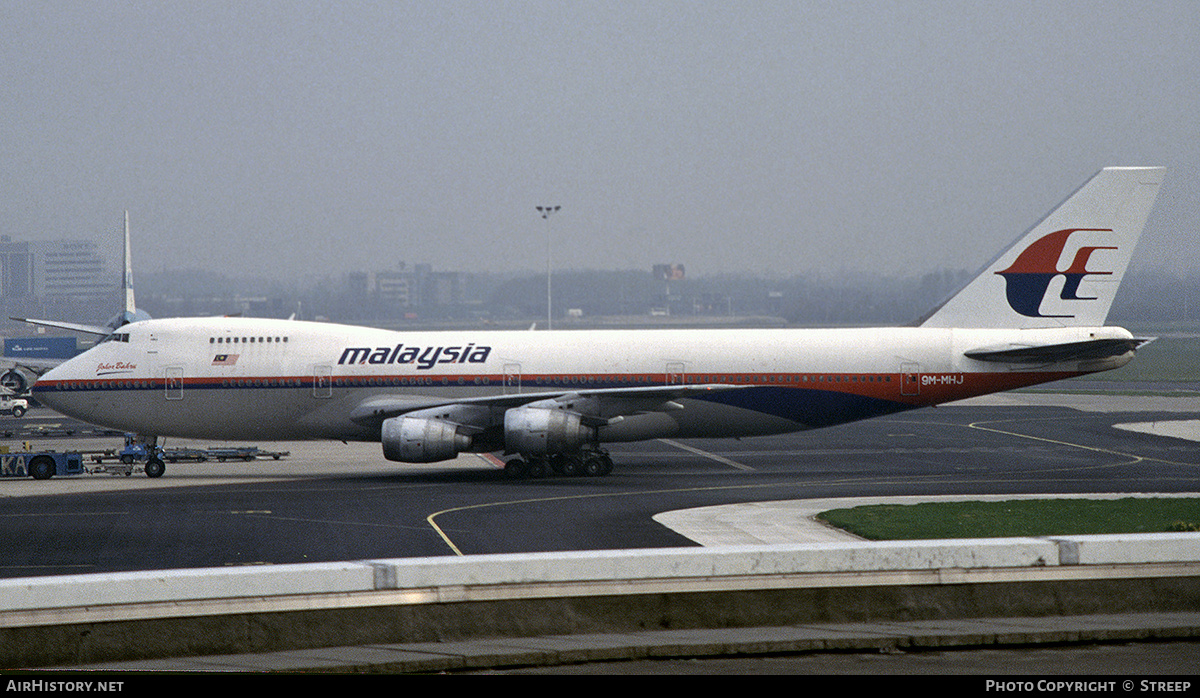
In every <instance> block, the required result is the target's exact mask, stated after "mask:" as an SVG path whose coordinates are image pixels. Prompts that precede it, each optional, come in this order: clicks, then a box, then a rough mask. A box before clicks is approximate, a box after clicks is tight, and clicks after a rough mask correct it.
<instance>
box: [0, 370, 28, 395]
mask: <svg viewBox="0 0 1200 698" xmlns="http://www.w3.org/2000/svg"><path fill="white" fill-rule="evenodd" d="M0 386H2V387H4V388H5V389H7V390H9V391H11V392H12V393H13V394H15V395H20V394H21V393H23V392H25V389H26V388H28V387H29V381H28V380H27V379H26V378H25V374H24V373H21V372H20V371H18V370H17V369H15V368H10V369H8V370H7V371H5V372H4V373H3V374H0Z"/></svg>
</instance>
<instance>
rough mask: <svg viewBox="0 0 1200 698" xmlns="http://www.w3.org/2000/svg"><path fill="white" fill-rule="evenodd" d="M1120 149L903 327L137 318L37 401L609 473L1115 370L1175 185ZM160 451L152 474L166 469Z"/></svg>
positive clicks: (212, 431)
mask: <svg viewBox="0 0 1200 698" xmlns="http://www.w3.org/2000/svg"><path fill="white" fill-rule="evenodd" d="M1162 177H1163V170H1162V168H1157V167H1139V168H1107V169H1104V170H1102V171H1101V172H1099V173H1098V174H1096V175H1095V176H1094V177H1093V178H1092V179H1091V180H1089V181H1088V182H1087V183H1086V184H1084V185H1083V186H1082V187H1081V188H1080V189H1078V190H1077V191H1076V192H1075V193H1074V194H1072V195H1071V196H1070V197H1069V198H1068V199H1067V200H1066V201H1065V202H1063V203H1062V204H1061V205H1060V206H1059V207H1058V208H1057V209H1055V210H1054V211H1053V212H1052V213H1050V215H1048V216H1047V217H1046V218H1045V219H1043V220H1042V221H1041V222H1040V223H1038V224H1037V225H1035V226H1034V227H1033V228H1032V229H1031V230H1030V231H1029V232H1027V233H1026V234H1024V235H1022V236H1021V237H1020V238H1019V239H1018V240H1017V241H1016V243H1015V244H1013V245H1012V246H1011V247H1010V248H1008V249H1007V250H1006V251H1005V252H1003V253H1002V254H1001V255H1000V256H999V257H997V258H996V259H995V260H994V261H993V262H992V263H991V264H989V265H987V267H986V268H985V269H984V270H983V271H982V272H981V273H980V274H979V275H978V276H977V277H975V278H974V279H973V280H972V281H970V282H969V283H968V284H967V285H966V286H965V287H964V288H963V289H962V290H961V291H959V292H958V293H957V294H956V295H954V296H952V297H951V298H950V299H949V300H947V301H946V302H945V303H943V304H942V305H940V306H939V307H937V308H935V309H934V310H933V311H932V312H931V313H930V314H929V315H928V316H926V317H925V318H923V319H922V320H920V321H919V322H917V323H916V324H915V325H913V326H909V327H893V328H876V329H827V330H812V329H762V330H744V329H739V330H611V331H599V330H596V331H546V332H519V331H518V332H480V331H457V332H394V331H387V330H379V329H370V328H364V327H350V326H342V325H333V324H324V323H307V322H293V321H287V320H256V319H250V318H180V319H159V320H145V321H140V322H133V323H130V324H128V325H125V326H123V327H121V328H119V330H118V331H116V332H114V333H113V334H111V335H109V337H108V338H107V340H106V341H104V342H103V343H101V344H98V345H97V346H95V347H93V348H92V349H90V350H88V351H87V352H84V353H83V354H81V355H79V356H78V357H76V358H74V359H71V360H70V361H67V362H66V363H64V364H62V365H61V366H59V367H57V368H55V369H53V370H51V371H50V372H48V373H46V374H45V375H44V376H43V377H42V378H41V380H39V381H38V382H37V383H36V385H34V387H33V393H34V395H35V396H36V397H37V399H39V400H41V401H42V402H43V403H45V404H46V405H48V406H50V407H52V408H54V409H56V410H58V411H60V412H62V413H64V414H67V415H70V416H72V417H76V418H78V419H81V420H84V421H87V422H91V423H93V424H99V425H102V426H105V427H109V428H113V429H120V430H123V431H128V432H134V433H137V434H139V435H140V438H142V439H143V440H144V441H146V442H147V443H148V444H151V445H153V444H155V443H156V441H157V439H158V438H159V437H164V436H178V437H192V438H200V439H270V440H292V439H338V440H361V441H378V442H381V444H382V447H383V455H384V457H385V458H387V459H388V460H392V461H400V462H406V463H429V462H436V461H443V460H449V459H452V458H455V457H456V456H458V455H459V454H460V453H467V452H493V453H503V454H507V455H512V456H514V457H513V458H511V459H510V460H509V461H508V463H507V466H506V468H505V470H506V472H508V473H511V474H512V475H513V476H527V475H542V474H546V473H548V472H557V473H560V474H564V475H573V474H586V475H603V474H607V473H608V472H609V471H610V470H611V468H612V460H611V459H610V457H609V456H608V454H607V453H606V451H605V450H604V448H603V445H604V444H606V443H613V442H621V441H639V440H644V439H658V438H688V437H703V438H717V437H747V436H757V435H766V434H780V433H786V432H794V431H800V430H804V429H813V428H817V427H825V426H830V425H834V424H842V423H845V422H851V421H855V420H860V419H867V418H870V417H878V416H880V415H887V414H893V413H896V412H901V411H903V410H909V409H914V408H917V407H923V406H927V405H937V404H939V403H944V402H949V401H952V400H961V399H963V398H968V397H972V396H976V395H984V394H987V393H994V392H998V391H1003V390H1010V389H1013V388H1020V387H1022V386H1028V385H1035V384H1038V383H1044V382H1048V381H1055V380H1060V379H1063V378H1069V377H1072V376H1079V375H1083V374H1087V373H1093V372H1096V371H1107V370H1109V369H1114V368H1118V367H1120V366H1122V365H1124V364H1125V363H1127V362H1128V361H1129V360H1130V359H1132V358H1133V355H1134V352H1135V350H1136V349H1137V347H1138V346H1139V345H1141V344H1142V343H1144V342H1145V341H1147V340H1145V339H1141V338H1137V337H1134V336H1133V335H1132V334H1130V333H1129V332H1128V331H1127V330H1124V329H1122V328H1119V327H1104V326H1103V325H1104V322H1105V319H1106V317H1107V315H1108V311H1109V307H1110V306H1111V304H1112V301H1113V297H1114V295H1115V294H1116V291H1117V286H1118V284H1119V283H1120V281H1121V277H1122V275H1123V274H1124V272H1125V269H1126V267H1127V266H1128V264H1129V259H1130V256H1131V255H1132V253H1133V248H1134V245H1135V243H1136V241H1137V238H1138V236H1139V235H1140V233H1141V230H1142V228H1143V226H1144V225H1145V222H1146V218H1147V216H1148V215H1149V212H1150V208H1151V206H1152V204H1153V202H1154V199H1155V197H1156V196H1157V193H1158V189H1159V186H1160V184H1161V182H1162ZM163 469H164V466H163V464H162V463H161V462H159V461H157V460H155V461H152V462H151V463H149V464H148V465H147V468H146V474H147V475H149V476H151V477H157V476H159V475H161V474H162V472H163Z"/></svg>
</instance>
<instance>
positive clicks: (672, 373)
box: [667, 361, 687, 385]
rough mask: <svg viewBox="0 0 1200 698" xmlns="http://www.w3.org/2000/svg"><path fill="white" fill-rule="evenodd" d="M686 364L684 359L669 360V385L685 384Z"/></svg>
mask: <svg viewBox="0 0 1200 698" xmlns="http://www.w3.org/2000/svg"><path fill="white" fill-rule="evenodd" d="M685 369H686V366H685V365H684V363H683V362H682V361H668V362H667V385H683V384H684V383H685V382H686V379H687V374H686V372H685Z"/></svg>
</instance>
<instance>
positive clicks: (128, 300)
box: [121, 211, 137, 318]
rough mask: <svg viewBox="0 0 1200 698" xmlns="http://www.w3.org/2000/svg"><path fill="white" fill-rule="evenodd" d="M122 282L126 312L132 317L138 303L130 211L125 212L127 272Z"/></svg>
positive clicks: (122, 277)
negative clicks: (134, 284)
mask: <svg viewBox="0 0 1200 698" xmlns="http://www.w3.org/2000/svg"><path fill="white" fill-rule="evenodd" d="M121 282H122V283H121V285H122V286H124V287H125V313H126V314H127V315H128V316H129V317H130V318H132V317H133V316H134V315H135V314H136V313H137V305H136V304H135V303H134V302H133V255H132V254H131V252H130V245H129V211H126V212H125V272H124V274H123V275H122V276H121Z"/></svg>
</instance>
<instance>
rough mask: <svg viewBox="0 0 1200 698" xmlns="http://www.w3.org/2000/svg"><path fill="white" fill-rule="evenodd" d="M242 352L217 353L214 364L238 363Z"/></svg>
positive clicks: (227, 364)
mask: <svg viewBox="0 0 1200 698" xmlns="http://www.w3.org/2000/svg"><path fill="white" fill-rule="evenodd" d="M238 356H240V354H217V355H216V356H214V357H213V362H212V365H213V366H232V365H234V364H236V363H237V359H238Z"/></svg>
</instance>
